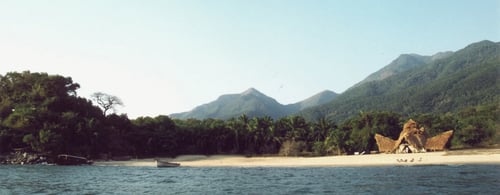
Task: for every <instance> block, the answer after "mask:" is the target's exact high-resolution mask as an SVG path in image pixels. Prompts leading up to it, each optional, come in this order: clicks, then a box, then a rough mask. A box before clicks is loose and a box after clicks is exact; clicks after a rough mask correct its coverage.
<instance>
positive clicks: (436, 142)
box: [425, 130, 453, 151]
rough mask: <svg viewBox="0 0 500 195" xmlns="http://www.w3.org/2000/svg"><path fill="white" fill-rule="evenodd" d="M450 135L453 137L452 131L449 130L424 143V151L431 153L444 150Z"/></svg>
mask: <svg viewBox="0 0 500 195" xmlns="http://www.w3.org/2000/svg"><path fill="white" fill-rule="evenodd" d="M452 135H453V130H449V131H446V132H444V133H441V134H439V135H436V136H434V137H431V138H430V139H428V140H427V142H426V143H425V149H427V150H432V151H436V150H444V148H445V147H446V143H448V140H449V139H450V137H451V136H452Z"/></svg>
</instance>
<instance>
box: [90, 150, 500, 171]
mask: <svg viewBox="0 0 500 195" xmlns="http://www.w3.org/2000/svg"><path fill="white" fill-rule="evenodd" d="M157 159H161V160H165V161H169V162H175V163H180V164H181V166H182V167H360V166H414V165H461V164H500V149H472V150H463V151H441V152H427V153H410V154H365V155H346V156H324V157H280V156H273V157H259V156H257V157H245V156H243V155H211V156H205V155H181V156H178V157H176V158H157ZM94 166H138V167H156V163H155V161H154V159H153V158H145V159H133V160H128V161H95V162H94Z"/></svg>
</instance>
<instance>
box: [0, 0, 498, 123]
mask: <svg viewBox="0 0 500 195" xmlns="http://www.w3.org/2000/svg"><path fill="white" fill-rule="evenodd" d="M485 39H488V40H491V41H495V42H497V41H499V40H500V1H498V0H494V1H489V0H482V1H473V0H467V1H461V0H439V1H435V0H427V1H425V0H417V1H400V0H392V1H389V0H385V1H375V0H366V1H347V0H346V1H334V0H330V1H321V0H299V1H294V0H255V1H254V0H252V1H247V0H246V1H243V0H227V1H223V0H200V1H196V0H178V1H174V0H171V1H169V0H164V1H160V0H146V1H144V0H136V1H126V0H116V1H111V0H80V1H77V0H32V1H23V0H12V1H8V0H0V74H1V75H5V74H6V73H7V72H12V71H23V70H30V71H32V72H47V73H49V74H59V75H63V76H69V77H72V78H73V81H74V82H77V83H79V84H80V85H81V89H79V90H78V95H80V96H83V97H86V98H89V97H90V94H91V93H93V92H97V91H101V92H105V93H108V94H112V95H116V96H118V97H120V98H121V99H122V100H123V102H124V103H125V107H122V108H120V109H119V110H118V111H119V113H127V114H128V115H129V117H131V118H135V117H137V116H156V115H159V114H171V113H175V112H183V111H188V110H191V109H193V108H194V107H195V106H197V105H200V104H204V103H208V102H210V101H213V100H215V99H216V98H217V97H218V96H219V95H222V94H228V93H240V92H243V91H245V90H246V89H248V88H250V87H254V88H256V89H258V90H260V91H261V92H263V93H265V94H266V95H269V96H271V97H273V98H275V99H276V100H277V101H278V102H280V103H283V104H288V103H294V102H297V101H300V100H303V99H305V98H307V97H309V96H312V95H314V94H316V93H318V92H320V91H322V90H326V89H329V90H332V91H335V92H337V93H341V92H343V91H344V90H346V89H347V88H349V87H350V86H352V85H353V84H355V83H357V82H359V81H361V80H362V79H364V78H365V77H366V76H368V75H369V74H370V73H372V72H375V71H377V70H378V69H380V68H382V67H383V66H385V65H387V64H389V63H390V62H391V61H392V60H393V59H395V58H396V57H398V56H399V55H400V54H402V53H417V54H422V55H432V54H434V53H436V52H439V51H449V50H452V51H455V50H458V49H461V48H463V47H465V46H466V45H467V44H469V43H472V42H477V41H481V40H485Z"/></svg>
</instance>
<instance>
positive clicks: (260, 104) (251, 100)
mask: <svg viewBox="0 0 500 195" xmlns="http://www.w3.org/2000/svg"><path fill="white" fill-rule="evenodd" d="M336 95H337V94H336V93H334V92H332V91H323V92H321V93H318V94H316V95H314V96H312V97H310V98H308V99H306V100H304V101H300V102H297V103H295V104H289V105H282V104H280V103H279V102H277V101H276V100H275V99H273V98H271V97H268V96H266V95H264V94H263V93H261V92H259V91H258V90H256V89H254V88H250V89H248V90H246V91H244V92H243V93H240V94H228V95H222V96H220V97H219V98H218V99H217V100H215V101H212V102H210V103H207V104H204V105H201V106H198V107H196V108H194V109H193V110H191V111H189V112H184V113H178V114H172V115H170V116H171V117H172V118H176V119H189V118H195V119H207V118H214V119H230V118H234V117H239V116H241V115H243V114H245V115H247V116H249V117H263V116H269V117H271V118H274V119H278V118H281V117H284V116H287V115H290V114H293V113H297V112H299V111H300V110H302V109H305V108H308V107H312V106H317V105H321V104H324V103H326V102H329V101H330V100H332V99H333V98H335V96H336Z"/></svg>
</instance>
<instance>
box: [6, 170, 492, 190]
mask: <svg viewBox="0 0 500 195" xmlns="http://www.w3.org/2000/svg"><path fill="white" fill-rule="evenodd" d="M499 184H500V165H450V166H446V165H442V166H384V167H323V168H194V167H178V168H156V167H104V166H42V165H32V166H13V165H4V166H0V194H436V193H440V194H473V193H479V194H500V187H499Z"/></svg>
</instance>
